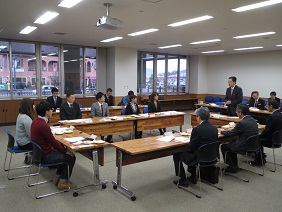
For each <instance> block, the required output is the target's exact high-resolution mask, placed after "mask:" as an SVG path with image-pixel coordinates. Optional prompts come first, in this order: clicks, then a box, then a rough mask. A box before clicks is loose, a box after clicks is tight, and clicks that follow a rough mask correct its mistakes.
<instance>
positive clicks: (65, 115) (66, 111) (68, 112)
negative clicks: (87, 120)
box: [60, 102, 82, 120]
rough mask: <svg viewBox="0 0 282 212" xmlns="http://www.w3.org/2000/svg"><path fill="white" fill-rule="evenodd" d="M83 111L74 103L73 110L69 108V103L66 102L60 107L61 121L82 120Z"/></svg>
mask: <svg viewBox="0 0 282 212" xmlns="http://www.w3.org/2000/svg"><path fill="white" fill-rule="evenodd" d="M81 118H82V115H81V111H80V108H79V105H78V104H77V103H76V102H74V103H73V108H71V107H69V104H68V103H67V102H64V103H63V104H62V105H61V107H60V119H61V120H72V119H81Z"/></svg>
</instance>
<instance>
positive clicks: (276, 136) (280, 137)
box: [272, 129, 282, 146]
mask: <svg viewBox="0 0 282 212" xmlns="http://www.w3.org/2000/svg"><path fill="white" fill-rule="evenodd" d="M272 143H273V145H275V146H279V145H280V146H281V143H282V129H281V130H277V131H275V132H274V133H273V134H272Z"/></svg>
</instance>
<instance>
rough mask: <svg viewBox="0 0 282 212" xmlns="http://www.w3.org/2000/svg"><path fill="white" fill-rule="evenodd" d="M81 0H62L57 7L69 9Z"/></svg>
mask: <svg viewBox="0 0 282 212" xmlns="http://www.w3.org/2000/svg"><path fill="white" fill-rule="evenodd" d="M81 1H82V0H64V1H62V2H61V3H60V4H59V5H58V6H59V7H65V8H71V7H73V6H74V5H76V4H78V3H79V2H81Z"/></svg>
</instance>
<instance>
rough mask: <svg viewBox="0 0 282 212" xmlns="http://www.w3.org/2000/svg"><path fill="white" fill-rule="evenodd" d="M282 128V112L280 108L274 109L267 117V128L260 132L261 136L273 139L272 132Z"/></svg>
mask: <svg viewBox="0 0 282 212" xmlns="http://www.w3.org/2000/svg"><path fill="white" fill-rule="evenodd" d="M281 129H282V113H281V112H280V111H279V110H276V111H274V112H273V113H272V114H271V115H269V116H268V117H267V119H266V125H265V129H264V130H263V131H262V133H261V134H260V138H262V139H264V140H269V141H271V140H272V134H273V133H274V132H275V131H277V130H281Z"/></svg>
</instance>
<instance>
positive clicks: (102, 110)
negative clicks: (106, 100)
mask: <svg viewBox="0 0 282 212" xmlns="http://www.w3.org/2000/svg"><path fill="white" fill-rule="evenodd" d="M101 112H102V117H103V116H104V109H103V105H101Z"/></svg>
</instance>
